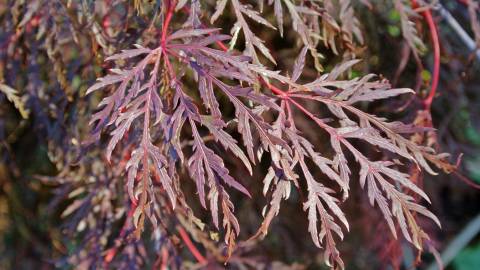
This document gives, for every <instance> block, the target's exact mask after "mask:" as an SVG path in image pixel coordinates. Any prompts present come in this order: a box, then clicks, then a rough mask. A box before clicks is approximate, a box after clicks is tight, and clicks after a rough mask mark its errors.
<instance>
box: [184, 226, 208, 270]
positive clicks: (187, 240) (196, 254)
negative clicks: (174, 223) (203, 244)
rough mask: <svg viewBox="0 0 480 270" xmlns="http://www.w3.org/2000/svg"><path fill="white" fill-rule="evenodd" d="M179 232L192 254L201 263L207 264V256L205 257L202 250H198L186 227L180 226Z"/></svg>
mask: <svg viewBox="0 0 480 270" xmlns="http://www.w3.org/2000/svg"><path fill="white" fill-rule="evenodd" d="M178 232H179V233H180V237H181V238H182V240H183V242H184V243H185V245H186V246H187V248H188V250H190V252H191V253H192V255H193V256H194V257H195V259H197V261H198V262H199V263H200V264H206V263H207V259H205V257H203V255H202V254H201V253H200V251H198V249H197V248H196V247H195V245H194V244H193V242H192V240H190V237H189V236H188V234H187V232H186V231H185V229H184V228H182V227H180V226H179V227H178Z"/></svg>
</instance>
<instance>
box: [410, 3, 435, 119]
mask: <svg viewBox="0 0 480 270" xmlns="http://www.w3.org/2000/svg"><path fill="white" fill-rule="evenodd" d="M411 1H412V6H413V7H414V8H416V7H417V6H418V3H417V0H411ZM422 15H423V17H425V20H426V21H427V25H428V28H429V30H430V37H431V40H432V46H433V76H432V80H431V89H430V92H429V93H428V96H427V98H426V99H425V100H424V101H423V104H424V106H425V109H426V110H428V111H429V110H430V107H431V105H432V102H433V98H434V97H435V93H436V91H437V87H438V80H439V78H440V41H439V39H438V30H437V25H436V24H435V21H434V20H433V17H432V12H431V11H430V9H427V10H425V11H423V12H422Z"/></svg>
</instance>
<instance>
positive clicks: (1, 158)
mask: <svg viewBox="0 0 480 270" xmlns="http://www.w3.org/2000/svg"><path fill="white" fill-rule="evenodd" d="M207 2H209V3H210V4H214V2H213V1H207ZM353 2H357V1H353ZM358 2H360V1H358ZM370 2H371V7H370V8H366V7H365V6H364V5H363V4H360V3H355V5H354V8H355V11H356V12H357V16H358V17H359V18H360V21H361V25H362V26H361V27H362V31H363V34H364V35H365V44H364V45H363V46H360V47H359V51H358V52H357V56H358V57H359V58H362V59H364V60H363V62H362V64H361V65H360V66H361V67H360V68H357V69H355V70H352V71H351V72H350V76H351V77H356V76H359V75H362V74H366V73H378V74H382V76H384V77H385V78H387V79H389V80H391V81H392V83H393V84H394V85H395V86H399V87H411V88H413V89H414V90H415V91H416V92H417V93H418V96H420V97H422V96H425V95H426V92H427V91H428V89H429V87H428V82H429V81H430V79H431V74H430V72H429V70H432V65H433V57H432V53H431V45H430V43H429V42H428V41H429V34H428V31H427V28H426V27H425V26H424V24H423V22H422V18H421V17H420V16H419V17H418V18H417V20H416V23H417V25H416V27H417V28H418V29H419V34H420V36H421V37H422V39H423V40H424V41H425V43H426V44H427V46H426V48H425V51H424V52H423V55H421V58H422V60H423V63H424V68H425V69H423V70H419V68H418V63H416V62H415V60H414V59H413V57H409V55H410V54H409V53H408V50H406V49H405V47H406V44H405V41H403V40H402V34H401V25H400V15H399V14H398V12H397V11H395V10H394V9H393V7H392V3H391V1H370ZM433 2H437V1H433ZM438 2H439V3H440V4H442V5H443V7H444V9H445V10H446V11H448V13H449V14H450V15H451V16H452V17H453V18H454V19H455V20H456V22H458V24H459V26H460V27H461V28H462V29H463V30H464V31H465V32H466V33H467V35H469V36H470V37H471V38H472V40H475V36H476V35H475V34H476V33H475V32H474V31H473V30H472V23H471V13H469V7H468V0H467V1H459V0H458V1H457V0H449V1H438ZM160 5H161V3H160V1H142V0H135V1H108V0H103V1H89V0H85V1H80V0H78V1H73V0H72V1H67V0H51V1H50V0H47V1H42V0H16V1H8V0H0V85H2V86H1V87H2V91H1V94H0V269H52V268H65V269H69V268H85V267H83V265H82V264H78V263H79V262H81V260H80V261H78V260H76V259H75V256H73V255H74V254H77V255H78V256H79V257H82V256H83V257H86V256H87V255H88V254H83V253H81V252H84V253H89V252H92V253H95V252H99V253H100V254H98V255H102V256H104V255H105V253H102V252H104V250H102V249H101V248H100V246H97V245H91V246H89V249H90V250H89V249H84V250H82V249H81V248H82V245H84V244H85V243H84V242H83V241H84V239H85V238H88V237H93V236H92V235H89V234H88V233H85V231H83V230H82V226H83V227H84V226H92V227H95V228H98V230H101V229H100V227H102V226H110V227H111V230H113V231H118V230H120V227H121V224H122V222H123V219H122V218H113V217H112V216H109V215H106V214H105V215H103V214H99V213H100V212H101V211H105V209H110V210H109V211H110V212H111V215H115V216H122V213H124V211H125V209H122V203H121V202H122V201H125V200H127V199H126V198H124V197H117V195H116V192H115V190H116V189H117V190H118V189H122V187H119V186H115V185H113V184H111V181H110V180H109V179H112V178H115V177H121V174H122V173H121V172H119V171H116V170H115V168H114V166H109V165H108V164H107V163H106V162H105V161H104V160H103V158H102V149H93V150H89V153H88V155H87V157H86V158H85V159H86V161H85V160H83V161H82V162H80V163H76V162H77V160H76V157H77V156H78V154H79V153H78V151H79V149H80V148H79V145H80V141H81V140H83V139H85V138H86V134H87V132H88V119H89V116H90V115H91V113H92V112H93V111H94V110H95V106H96V105H97V104H98V102H99V100H98V99H99V96H88V97H86V96H85V90H86V89H87V88H88V87H89V86H90V85H91V84H92V82H94V80H95V78H96V77H98V76H100V75H102V72H103V71H104V70H106V69H108V68H109V66H108V64H104V62H103V60H104V58H105V57H106V56H108V55H110V54H112V53H114V52H117V51H119V50H120V49H124V48H129V47H131V45H132V44H134V43H140V44H142V45H143V46H145V47H148V46H150V45H151V46H154V45H155V44H156V42H157V39H158V32H159V28H158V27H157V26H158V18H157V16H158V9H159V7H160ZM475 12H476V13H477V14H478V13H479V10H478V9H477V10H476V11H475ZM433 14H434V18H435V21H436V23H437V25H438V28H439V33H440V40H441V73H440V86H439V90H438V96H436V97H435V100H434V103H433V106H432V120H433V126H434V127H435V128H437V130H438V134H437V136H436V138H435V139H434V140H435V141H434V144H435V147H438V149H441V150H442V151H443V152H449V153H451V154H452V155H453V156H454V157H457V156H458V155H460V154H462V153H463V161H462V163H461V164H460V167H459V169H458V172H456V173H453V174H450V175H445V174H440V175H438V176H434V177H432V176H425V178H424V179H423V180H422V181H423V186H424V189H425V190H426V193H427V194H428V195H429V196H430V197H431V199H432V205H431V208H430V209H431V210H432V212H434V213H435V214H436V215H437V216H438V217H439V219H440V221H441V222H442V228H441V229H437V228H434V227H432V228H427V230H428V231H429V233H430V235H431V237H432V239H431V242H432V246H433V247H435V248H436V249H437V250H438V251H439V252H442V251H444V250H446V249H448V248H449V247H450V245H451V243H452V242H453V241H454V240H455V239H456V238H457V237H458V236H459V235H460V234H461V233H462V231H463V230H464V228H465V227H466V226H467V224H468V223H469V222H470V221H471V220H473V219H474V218H475V217H476V216H478V215H480V196H479V195H480V192H479V190H478V189H476V188H474V187H473V183H476V184H479V185H480V76H478V74H479V72H480V57H479V56H478V55H476V54H475V52H474V51H472V50H470V49H469V48H468V46H466V44H465V42H464V41H462V39H460V38H459V36H458V35H459V33H458V31H457V30H455V29H454V28H452V25H451V24H450V23H449V21H448V19H447V17H445V16H444V15H442V13H441V12H440V11H438V10H434V11H433ZM268 16H272V13H271V12H269V13H268V12H267V13H266V17H267V18H268ZM222 19H223V20H225V21H226V23H228V18H222ZM260 36H261V37H262V38H263V39H264V40H266V44H267V47H269V48H270V49H271V50H272V51H273V52H274V53H275V54H276V55H277V56H276V58H277V59H282V61H280V62H279V63H278V69H281V70H285V69H286V68H287V67H289V66H291V65H292V63H293V61H294V59H295V55H294V54H293V51H292V50H291V48H292V47H294V46H295V44H296V41H295V38H296V37H295V36H288V35H287V36H286V37H285V39H284V40H281V42H279V40H278V37H277V36H274V35H271V34H270V33H269V32H268V31H265V32H262V33H261V34H260ZM478 38H479V37H478V36H477V43H476V46H479V45H480V43H479V40H478ZM319 51H320V52H321V53H322V54H323V55H324V61H323V62H322V65H323V66H324V67H325V69H326V70H327V71H328V70H330V69H331V68H332V67H333V65H334V64H336V63H338V62H339V61H340V60H341V57H342V56H339V55H335V54H334V53H332V51H331V50H329V49H327V48H323V47H322V48H320V50H319ZM407 54H408V55H407ZM479 55H480V54H479ZM407 57H409V59H410V60H409V61H408V62H406V64H405V67H404V69H403V71H400V72H399V66H400V63H401V62H402V60H403V59H405V58H407ZM417 78H421V80H420V82H419V83H418V80H417ZM15 89H16V90H15ZM406 103H408V104H409V106H405V105H406ZM378 105H379V106H372V108H369V110H371V111H376V112H380V113H383V114H393V113H394V115H395V117H398V118H400V119H406V120H407V121H413V120H414V119H415V117H416V113H417V111H418V109H419V107H420V104H419V100H418V98H417V99H415V98H414V99H412V100H401V101H398V100H397V101H391V102H387V103H379V104H378ZM392 108H393V110H392ZM313 136H314V134H313ZM115 162H120V161H119V160H117V161H115ZM115 162H113V164H115ZM259 166H262V164H260V165H259ZM235 173H237V172H233V174H235ZM238 173H239V172H238ZM67 179H68V181H67ZM467 182H468V183H467ZM86 187H93V188H94V189H96V192H95V193H89V192H87V191H85V188H86ZM260 190H261V188H260V189H258V191H253V192H254V193H255V192H258V193H260ZM78 194H80V195H78ZM89 196H93V197H95V198H96V201H95V200H94V201H95V202H96V203H98V204H99V205H102V207H103V209H98V208H96V207H95V205H90V204H82V203H81V199H83V198H86V197H89ZM292 196H298V194H293V195H292ZM79 198H80V199H79ZM236 199H239V198H236ZM74 202H78V203H77V205H76V206H75V207H74V208H70V209H69V206H70V205H72V203H74ZM118 202H120V203H118ZM264 204H265V202H264V201H247V200H245V201H244V202H241V207H239V208H238V211H239V212H238V216H239V219H240V220H246V221H247V222H245V223H246V224H248V221H251V223H252V227H251V229H250V231H248V228H247V231H246V232H245V235H248V234H251V233H253V232H254V231H255V229H256V225H255V224H257V223H258V222H259V218H258V217H256V216H255V213H257V214H258V213H261V209H262V207H263V205H264ZM293 204H294V203H293V202H292V201H289V202H287V203H286V207H285V208H284V209H283V210H282V211H285V212H286V214H284V215H280V216H279V217H278V218H277V219H276V221H275V222H274V226H273V228H272V233H270V235H269V237H267V238H266V239H265V240H264V242H261V243H259V246H260V249H263V252H264V253H263V254H264V255H265V256H267V257H269V258H271V259H272V260H280V259H281V260H283V261H286V262H288V263H291V264H292V265H291V266H290V267H291V268H292V269H294V268H296V267H298V269H300V268H301V266H300V265H306V266H307V267H310V268H311V269H317V267H319V266H318V265H319V262H320V252H318V250H317V249H315V248H314V247H313V244H312V243H310V241H309V240H310V239H308V237H305V235H304V234H302V233H301V232H299V231H296V230H292V228H295V227H298V226H303V227H307V225H306V221H304V219H302V218H300V217H298V218H297V216H299V215H300V214H303V213H299V211H298V210H296V209H297V208H295V207H293V206H294V205H293ZM345 204H346V205H344V207H343V208H344V209H345V211H346V212H347V215H348V216H349V218H350V219H351V222H352V230H351V233H349V234H348V235H347V236H346V239H345V241H344V242H343V243H342V244H341V251H342V253H343V254H344V261H346V262H348V264H347V269H390V268H391V267H394V266H395V265H397V266H399V267H401V268H402V269H411V263H412V262H413V261H414V260H415V256H416V254H414V253H413V251H412V250H411V249H410V248H409V247H407V246H406V245H400V248H401V249H403V250H401V251H399V250H395V248H397V249H398V246H395V245H393V244H391V243H390V242H389V240H386V239H389V237H388V234H389V233H388V232H387V231H386V228H384V227H382V226H377V225H376V224H377V223H374V224H372V222H371V220H378V221H380V220H381V219H380V217H379V216H378V213H371V212H372V211H370V210H368V211H367V210H366V208H368V207H367V206H366V203H365V199H364V198H363V197H360V196H355V195H353V196H352V198H351V199H350V200H349V201H347V202H346V203H345ZM295 206H296V205H295ZM79 209H80V212H82V211H83V212H82V215H87V214H86V213H87V212H88V213H91V217H90V219H87V222H90V224H89V225H86V224H84V223H82V222H80V221H78V220H76V219H80V218H81V216H82V215H78V212H79V211H78V210H79ZM252 209H255V211H256V212H252V211H251V210H252ZM122 211H123V212H122ZM72 213H73V214H72ZM75 213H77V214H75ZM358 213H361V214H358ZM66 217H68V219H66ZM92 223H95V224H94V225H92ZM379 223H380V222H379ZM425 226H429V225H428V224H425ZM95 232H96V231H95V230H93V231H91V232H90V233H93V234H94V233H95ZM371 235H374V236H375V237H376V238H375V239H370V238H368V236H371ZM377 238H378V239H377ZM99 239H100V240H99V241H100V242H102V241H103V242H102V243H101V244H98V245H104V246H111V245H112V243H111V241H112V240H111V238H109V237H108V236H107V237H106V238H99ZM109 241H110V242H109ZM466 244H467V246H466V247H464V248H463V246H462V247H461V248H460V249H459V250H458V252H455V256H454V259H453V263H451V264H449V265H448V266H447V269H458V270H467V269H472V270H473V269H480V235H477V236H474V237H470V239H468V241H467V243H466ZM272 247H273V248H272ZM275 247H282V249H279V248H275ZM95 248H98V250H96V249H95ZM79 250H82V251H81V252H80V251H79ZM78 252H80V253H78ZM146 252H147V251H146ZM246 252H248V250H247V251H246ZM185 253H186V254H188V252H187V251H185ZM434 253H435V252H432V251H426V252H425V253H424V254H423V255H422V256H423V262H422V263H421V264H420V265H418V266H417V268H418V269H427V267H428V265H429V264H430V263H433V262H434V255H433V254H434ZM398 254H401V256H400V257H399V256H398ZM87 257H88V256H87ZM297 264H298V265H297ZM145 265H148V264H145ZM152 265H153V263H152ZM117 266H118V267H121V264H119V265H117ZM112 267H114V266H112ZM273 269H275V268H273Z"/></svg>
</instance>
